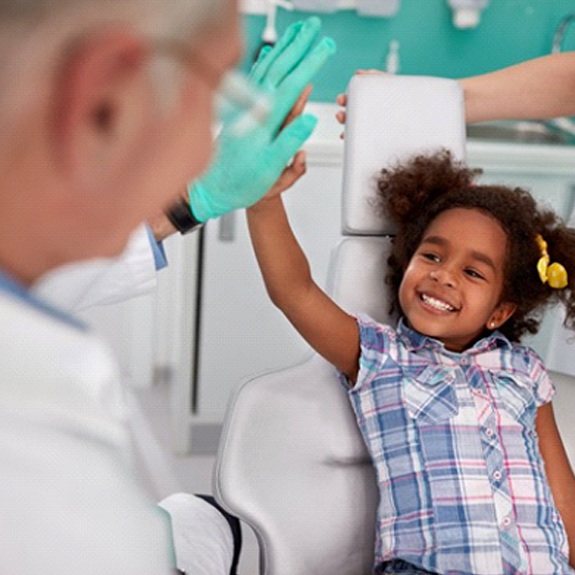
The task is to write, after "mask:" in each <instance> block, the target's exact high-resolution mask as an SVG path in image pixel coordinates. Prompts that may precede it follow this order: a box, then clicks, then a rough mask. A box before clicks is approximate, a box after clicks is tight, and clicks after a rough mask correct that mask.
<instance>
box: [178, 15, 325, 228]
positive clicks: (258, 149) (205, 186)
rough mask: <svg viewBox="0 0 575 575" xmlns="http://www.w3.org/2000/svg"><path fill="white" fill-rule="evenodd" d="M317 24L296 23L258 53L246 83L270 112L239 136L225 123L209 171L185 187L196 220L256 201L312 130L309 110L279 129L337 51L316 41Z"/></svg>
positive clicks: (314, 19)
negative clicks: (267, 100)
mask: <svg viewBox="0 0 575 575" xmlns="http://www.w3.org/2000/svg"><path fill="white" fill-rule="evenodd" d="M320 28H321V22H320V20H319V18H317V17H312V18H309V19H307V20H306V21H304V22H297V23H295V24H292V25H291V26H290V27H289V28H288V29H287V30H286V32H285V33H284V34H283V36H282V37H281V38H280V40H279V41H278V43H277V44H276V45H275V46H274V47H273V48H271V49H268V50H264V51H262V54H261V55H260V57H259V58H258V61H257V62H256V63H255V64H254V66H253V68H252V70H251V72H250V82H251V83H252V84H253V85H254V86H256V87H258V88H260V89H263V90H264V91H265V92H266V93H268V94H269V95H270V96H271V98H272V109H271V112H270V115H269V116H268V118H267V120H266V122H265V124H264V125H262V126H259V127H257V128H255V129H253V130H251V131H250V132H248V133H247V134H245V135H243V136H238V135H236V134H232V133H231V132H230V130H226V126H225V125H224V127H223V129H222V132H221V134H220V136H219V138H218V142H217V151H216V155H215V160H214V162H213V163H212V165H211V167H210V169H209V170H208V171H207V173H206V174H205V175H204V176H203V177H202V178H201V179H200V180H197V181H196V182H194V183H192V184H191V185H190V186H189V187H188V193H189V198H190V207H191V210H192V213H193V215H194V216H195V218H196V219H197V220H198V221H200V222H205V221H206V220H208V219H210V218H217V217H219V216H221V215H223V214H225V213H227V212H230V211H233V210H236V209H239V208H244V207H248V206H251V205H252V204H255V203H256V202H257V201H258V200H259V199H260V198H261V197H262V196H264V195H265V193H266V192H267V191H268V190H269V189H270V188H271V186H272V185H273V184H274V182H275V181H276V180H277V179H278V177H279V176H280V174H281V173H282V171H283V169H284V168H285V167H286V165H287V164H288V162H289V160H290V158H291V157H292V156H293V155H294V154H295V153H296V152H297V151H298V150H299V149H300V148H301V147H302V145H303V144H304V142H305V141H306V140H307V139H308V138H309V136H310V135H311V133H312V132H313V129H314V128H315V125H316V123H317V119H316V118H315V117H314V116H311V115H309V114H304V115H302V116H299V117H298V118H296V119H295V120H293V122H291V123H290V124H289V125H288V126H286V127H285V128H283V129H282V130H281V131H280V128H281V126H282V123H283V122H284V120H285V118H286V116H287V115H288V113H289V111H290V110H291V109H292V107H293V106H294V104H295V102H296V101H297V99H298V97H299V95H300V94H301V92H302V91H303V89H304V88H305V87H306V86H307V85H308V84H309V83H310V82H311V80H312V79H313V77H314V76H315V75H316V74H317V72H318V71H319V70H320V69H321V68H322V67H323V65H324V64H325V62H326V61H327V60H328V58H329V57H330V56H331V55H332V54H334V53H335V43H334V42H333V40H331V39H330V38H325V37H324V38H322V39H321V40H320V41H319V42H316V41H317V39H318V37H319V33H320Z"/></svg>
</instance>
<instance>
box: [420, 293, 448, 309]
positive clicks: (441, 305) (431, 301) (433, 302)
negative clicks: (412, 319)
mask: <svg viewBox="0 0 575 575" xmlns="http://www.w3.org/2000/svg"><path fill="white" fill-rule="evenodd" d="M421 299H422V300H423V301H424V302H425V303H426V304H427V305H429V306H431V307H434V308H435V309H439V310H441V311H455V308H454V307H453V306H451V305H449V304H448V303H445V302H444V301H441V300H439V299H435V298H434V297H431V296H428V295H426V294H421Z"/></svg>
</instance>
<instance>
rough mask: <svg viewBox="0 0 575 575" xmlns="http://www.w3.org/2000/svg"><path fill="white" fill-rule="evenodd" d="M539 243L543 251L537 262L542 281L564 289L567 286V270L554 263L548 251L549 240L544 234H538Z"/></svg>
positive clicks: (554, 287)
mask: <svg viewBox="0 0 575 575" xmlns="http://www.w3.org/2000/svg"><path fill="white" fill-rule="evenodd" d="M536 241H537V245H538V246H539V250H540V251H541V257H540V258H539V261H538V262H537V271H538V272H539V277H540V278H541V282H542V283H548V284H549V287H552V288H553V289H563V288H564V287H567V270H566V269H565V268H564V267H563V266H562V265H561V264H558V263H556V262H555V263H552V264H550V263H549V262H550V261H551V258H550V257H549V254H548V253H547V242H546V241H545V240H544V239H543V237H542V236H540V235H538V236H537V238H536Z"/></svg>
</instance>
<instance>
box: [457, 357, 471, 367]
mask: <svg viewBox="0 0 575 575" xmlns="http://www.w3.org/2000/svg"><path fill="white" fill-rule="evenodd" d="M459 364H460V365H463V366H466V365H469V358H467V357H462V358H461V360H460V362H459Z"/></svg>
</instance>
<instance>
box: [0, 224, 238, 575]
mask: <svg viewBox="0 0 575 575" xmlns="http://www.w3.org/2000/svg"><path fill="white" fill-rule="evenodd" d="M155 273H156V272H155V266H154V258H153V254H152V249H151V247H150V243H149V240H148V236H147V233H146V230H145V229H140V230H138V231H137V232H136V233H135V234H134V235H133V237H132V239H131V241H130V243H129V245H128V247H127V250H126V252H125V253H124V254H122V256H120V257H119V258H115V259H114V260H100V261H94V262H87V263H81V264H77V265H72V266H66V268H61V269H59V270H56V271H55V272H53V273H50V274H49V275H48V276H46V277H45V278H42V280H41V281H40V282H38V284H37V285H36V286H34V288H33V289H32V290H31V291H32V294H33V295H34V297H41V298H42V299H43V300H45V301H47V302H49V303H50V304H51V305H54V304H57V305H58V307H59V308H61V309H74V308H83V307H86V306H88V305H96V304H98V303H111V302H114V301H120V300H121V299H125V298H127V297H130V296H131V295H138V294H141V293H144V292H145V291H147V290H149V289H151V288H152V287H153V286H154V285H155ZM0 317H1V318H2V321H1V322H0V343H1V345H2V361H1V362H0V374H1V379H0V462H2V463H1V464H0V509H1V510H2V520H1V521H0V573H10V574H11V575H19V574H22V575H30V574H34V573H42V574H43V575H65V574H68V573H70V574H74V575H76V574H77V573H82V574H86V573H89V574H91V573H94V574H99V575H101V574H103V573H106V574H108V573H122V575H127V574H132V573H133V574H137V575H145V574H147V573H149V574H150V575H152V574H153V575H161V574H162V573H171V572H172V566H173V564H174V558H173V551H172V550H173V548H174V547H175V551H176V555H177V566H178V567H179V568H180V569H182V570H184V571H186V573H188V574H189V575H195V574H198V575H199V574H201V575H227V574H228V573H229V569H230V563H231V557H232V555H233V540H232V536H231V531H230V529H229V526H228V524H227V522H226V520H225V519H224V518H223V516H222V515H221V514H220V513H219V512H218V511H216V510H215V509H214V508H213V507H211V506H210V505H209V504H207V503H206V502H205V501H203V500H201V499H199V498H196V497H194V496H191V495H188V494H176V495H175V496H171V497H168V498H167V499H165V500H164V501H163V502H161V504H160V506H161V507H162V508H163V509H165V510H167V511H168V512H169V514H170V516H168V515H167V514H166V513H164V512H163V511H162V509H160V507H158V506H157V505H155V503H154V502H153V501H152V499H151V498H150V496H149V495H148V494H147V493H146V492H145V490H144V489H143V488H142V486H141V484H140V481H139V480H138V478H137V476H136V473H135V472H134V459H135V457H134V450H133V444H132V441H131V437H130V431H129V425H128V420H129V415H130V414H129V409H128V407H127V403H126V401H125V397H124V392H123V388H122V385H121V382H120V378H119V370H118V368H117V365H116V363H115V361H114V359H113V357H112V354H111V353H110V351H109V349H108V347H107V346H106V345H105V344H104V343H103V342H102V341H100V339H99V338H97V337H95V336H94V335H93V334H91V333H89V332H88V331H86V330H82V329H80V328H79V327H78V326H75V325H72V324H70V323H68V322H66V321H65V320H64V321H63V320H62V319H61V318H60V317H57V316H56V315H53V314H51V313H50V310H49V309H43V308H42V307H41V306H36V305H35V304H34V302H33V301H30V300H28V299H27V298H22V297H19V296H15V295H13V294H11V293H7V292H5V291H2V290H0Z"/></svg>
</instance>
